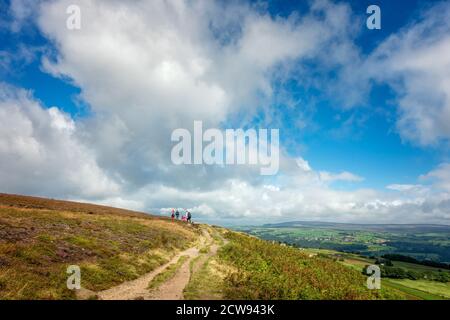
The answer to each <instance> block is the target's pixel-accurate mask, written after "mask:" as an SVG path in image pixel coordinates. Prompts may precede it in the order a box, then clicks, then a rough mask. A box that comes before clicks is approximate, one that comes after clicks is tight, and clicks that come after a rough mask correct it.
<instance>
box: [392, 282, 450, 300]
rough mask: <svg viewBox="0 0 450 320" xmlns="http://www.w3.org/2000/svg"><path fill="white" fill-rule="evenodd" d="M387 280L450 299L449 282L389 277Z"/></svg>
mask: <svg viewBox="0 0 450 320" xmlns="http://www.w3.org/2000/svg"><path fill="white" fill-rule="evenodd" d="M389 282H391V283H395V284H399V285H402V286H405V287H408V288H412V289H415V290H420V291H423V292H426V293H428V294H431V295H435V296H440V297H443V298H446V299H450V283H441V282H436V281H427V280H409V279H398V280H397V279H390V280H389Z"/></svg>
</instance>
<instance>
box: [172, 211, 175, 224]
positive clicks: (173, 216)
mask: <svg viewBox="0 0 450 320" xmlns="http://www.w3.org/2000/svg"><path fill="white" fill-rule="evenodd" d="M174 212H175V210H173V209H172V215H171V217H172V221H173V219H174V218H175V213H174Z"/></svg>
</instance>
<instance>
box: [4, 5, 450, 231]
mask: <svg viewBox="0 0 450 320" xmlns="http://www.w3.org/2000/svg"><path fill="white" fill-rule="evenodd" d="M74 3H76V4H78V5H80V7H81V12H82V28H81V30H72V31H71V30H67V29H66V28H65V25H66V24H65V19H66V18H67V15H66V14H65V12H66V10H65V9H66V7H67V6H68V5H69V4H74ZM351 21H352V13H351V12H350V10H349V7H348V6H346V5H337V4H332V3H330V2H328V1H316V2H314V3H313V5H312V10H311V13H309V14H306V15H304V16H298V15H292V16H290V17H288V18H282V17H271V16H270V15H269V14H268V13H267V12H266V11H264V10H259V9H258V8H255V7H253V6H249V5H245V4H239V3H228V2H226V3H225V2H213V1H164V2H163V1H153V0H149V1H136V2H133V3H130V2H124V1H100V0H99V1H95V2H94V1H64V0H61V1H49V2H44V3H42V4H41V5H40V10H39V17H38V26H39V28H40V29H41V31H42V32H43V33H44V35H45V36H46V37H47V38H48V39H50V40H51V41H52V44H53V45H54V50H55V52H52V55H51V56H45V57H44V59H43V62H42V63H43V68H44V70H46V71H47V72H49V73H51V74H52V75H54V76H57V77H61V78H64V79H65V80H69V81H72V82H73V83H74V84H75V85H77V86H79V87H80V89H81V99H83V100H84V101H85V102H86V103H87V104H89V105H90V106H91V107H92V111H93V116H92V117H89V118H85V119H80V120H77V121H74V120H73V119H71V118H70V117H69V116H68V115H66V114H64V113H62V112H61V111H60V110H59V109H57V108H50V109H45V108H44V107H43V106H41V105H40V103H39V102H37V101H35V100H34V99H33V98H32V97H31V96H30V95H29V94H27V93H24V92H23V91H21V92H20V93H14V94H11V93H3V96H2V97H1V100H0V103H1V105H0V113H2V112H3V113H4V114H2V116H1V117H0V121H1V122H2V123H1V124H2V126H1V127H0V138H1V139H0V154H1V155H2V163H1V167H0V175H1V179H0V181H1V183H2V184H1V186H2V190H4V191H10V192H21V193H37V192H39V193H41V194H45V195H56V196H58V195H59V196H61V195H64V197H71V198H73V199H90V200H92V201H96V202H99V203H103V204H111V205H117V206H126V207H130V208H133V209H140V210H142V209H147V210H150V209H151V210H155V211H161V212H164V213H166V212H167V208H172V207H179V208H190V209H191V211H192V212H193V214H194V219H197V217H199V218H203V219H219V220H220V219H224V220H227V219H235V221H240V222H243V223H252V222H253V223H259V222H265V221H269V220H271V219H279V220H296V219H307V220H310V219H322V220H333V221H335V220H339V221H360V222H389V221H402V222H406V221H408V222H417V221H422V222H423V221H429V222H432V221H444V220H445V219H448V218H449V213H448V212H449V210H448V208H449V207H450V202H449V198H450V197H449V196H448V194H446V193H445V192H441V193H438V194H435V195H433V196H429V197H425V196H424V195H423V194H416V193H410V191H411V189H408V188H405V186H403V187H401V186H399V185H391V186H389V187H388V189H389V190H391V191H393V190H396V192H391V191H388V190H383V191H376V190H370V189H359V190H353V191H339V190H334V189H333V188H332V187H331V186H330V185H331V182H333V181H338V180H340V181H350V182H359V181H361V180H362V179H363V178H362V177H359V176H357V175H355V174H353V173H350V172H347V171H343V172H338V173H333V172H328V171H316V170H314V169H313V168H312V167H311V166H310V164H309V163H308V161H306V160H305V159H303V158H297V159H292V158H291V157H289V156H287V155H286V153H284V152H282V154H281V159H280V165H281V168H280V175H279V176H276V177H270V178H264V179H263V178H262V177H261V176H259V173H258V172H259V170H254V168H251V167H248V166H234V167H225V168H220V167H208V166H174V165H172V164H171V162H170V149H171V147H172V144H171V142H170V134H171V132H172V130H173V129H176V128H188V129H191V128H192V125H193V121H194V120H202V121H203V122H204V125H205V126H207V127H215V126H220V125H221V124H222V123H224V122H226V121H227V120H229V118H233V117H238V120H237V121H238V122H239V121H242V123H243V124H246V123H245V121H246V120H247V118H246V117H251V116H252V115H254V112H255V111H257V110H256V109H257V107H258V106H262V107H264V106H266V105H267V104H269V103H270V102H271V101H272V100H271V99H272V98H273V91H274V88H273V83H272V80H273V78H277V79H278V78H281V79H286V78H289V77H291V76H294V75H293V73H294V72H298V71H299V70H300V71H301V70H302V68H301V65H302V64H301V62H302V61H303V60H304V59H317V61H319V62H321V64H320V65H321V67H323V69H324V70H330V69H333V68H335V67H336V66H338V67H340V69H339V70H340V72H339V74H340V76H339V77H338V79H339V81H337V82H336V83H333V82H332V83H330V87H329V88H326V89H328V90H330V92H331V93H333V92H336V93H337V92H339V91H340V90H341V89H340V86H341V84H344V85H345V87H346V88H347V91H346V92H344V94H342V95H341V96H342V98H341V99H342V101H343V106H344V107H349V106H354V105H355V104H358V103H359V102H360V101H361V100H362V98H361V94H364V93H365V92H367V82H366V81H367V75H365V74H363V72H364V70H365V69H364V68H362V66H363V61H362V58H361V56H360V54H359V52H358V50H357V49H356V48H355V46H354V44H353V43H352V41H351V40H352V36H353V35H352V32H354V31H353V30H354V26H353V24H352V22H351ZM413 30H417V29H413ZM441 37H442V35H441ZM441 37H438V36H436V37H435V41H434V42H433V41H431V42H430V43H428V45H435V44H437V43H440V44H442V45H443V48H444V49H446V48H447V47H446V42H445V41H444V42H442V41H443V40H442V38H441ZM410 38H412V39H415V38H414V33H411V34H409V33H408V32H405V33H403V34H402V35H400V36H398V37H397V38H393V40H389V41H388V42H386V44H384V45H382V46H381V47H380V49H379V50H378V51H377V54H375V55H374V56H373V57H371V60H370V61H369V62H367V65H368V66H371V63H372V62H373V65H376V66H380V65H381V66H386V68H388V67H392V70H394V71H393V73H392V74H390V73H389V72H386V75H384V76H383V77H380V78H379V79H380V80H383V81H389V82H391V81H394V79H396V78H397V77H400V78H402V80H404V83H403V84H404V87H405V88H406V89H411V90H410V91H407V92H406V93H405V95H404V97H405V99H406V97H410V98H411V97H412V98H415V97H416V94H417V92H418V91H417V90H418V89H417V88H418V87H417V86H416V85H415V84H416V83H415V81H414V79H416V80H417V79H420V77H421V76H425V77H430V78H432V79H434V78H433V77H434V75H437V78H436V79H437V80H436V82H433V83H432V85H433V88H429V89H430V90H435V91H433V92H434V93H436V92H437V93H443V92H447V91H446V88H447V87H446V86H445V84H446V83H447V82H446V81H447V78H446V74H445V73H444V72H441V71H440V70H441V69H440V67H443V66H446V63H447V62H446V61H447V60H445V59H443V58H439V57H432V58H430V59H428V58H426V57H427V52H426V47H425V45H423V46H420V47H419V48H418V50H417V53H418V54H419V56H420V57H421V60H420V61H423V63H422V64H421V63H419V62H417V61H415V63H416V64H417V65H418V66H422V67H420V69H419V70H415V69H414V70H412V71H413V72H410V71H411V69H412V68H413V66H414V68H416V67H415V66H416V64H412V62H411V63H409V64H408V60H407V58H408V57H407V56H406V55H405V56H402V55H401V54H402V53H405V52H407V51H408V50H407V49H408V48H410V47H411V46H412V45H411V43H413V42H414V41H411V42H408V41H409V40H408V39H410ZM391 51H395V52H391ZM381 52H387V53H389V54H390V55H391V56H392V57H394V58H395V59H397V60H395V59H394V58H393V59H394V60H385V59H384V58H383V56H382V55H381ZM435 59H436V61H438V62H437V66H438V67H436V68H434V67H430V66H429V65H428V64H427V63H425V62H426V61H432V62H435V61H434V60H435ZM395 61H397V63H394V62H395ZM411 61H412V60H411ZM433 65H434V64H433ZM299 66H300V67H299ZM364 66H365V65H364ZM394 66H395V67H396V68H397V69H395V68H393V67H394ZM417 68H419V67H417ZM430 70H431V71H430ZM319 71H320V70H319ZM369 71H370V70H369ZM416 72H417V74H418V75H419V76H416ZM410 73H411V74H412V76H413V78H410ZM371 74H372V75H373V74H374V73H371ZM295 76H296V77H298V78H299V80H301V81H307V80H304V79H302V77H303V74H302V73H299V74H296V75H295ZM406 76H408V78H406ZM417 77H419V78H417ZM411 79H413V80H411ZM341 80H342V81H341ZM340 83H341V84H340ZM308 85H313V84H308ZM348 87H352V88H354V90H352V93H353V92H354V93H355V94H354V95H353V94H350V93H349V92H348ZM7 91H8V90H5V89H4V92H7ZM341 93H342V92H341ZM419 93H420V94H421V93H422V92H419ZM436 96H439V95H436ZM444 96H445V95H444ZM445 97H446V96H445ZM412 98H411V99H412ZM444 100H445V99H444ZM444 100H443V101H444ZM402 101H403V100H402ZM405 101H406V100H405ZM418 101H420V100H418ZM445 101H446V100H445ZM406 105H407V104H401V108H403V109H404V110H407V109H406V107H403V106H406ZM432 106H433V107H434V109H433V110H437V111H436V112H434V111H433V112H431V113H430V114H431V115H430V116H429V121H430V122H431V123H433V121H437V120H440V119H444V120H445V119H446V118H445V116H446V114H445V113H440V112H438V111H442V110H444V111H445V110H446V108H442V109H439V108H436V105H432ZM403 109H402V110H403ZM408 110H409V109H408ZM411 110H416V111H417V110H418V111H420V112H424V110H425V109H423V105H420V106H419V107H417V108H412V109H411ZM405 112H406V111H405ZM405 114H406V113H405ZM242 115H243V116H242ZM438 115H439V117H440V118H439V119H438ZM430 117H431V118H430ZM447 118H448V117H447ZM402 119H406V120H404V121H406V122H408V123H410V122H411V120H412V123H415V122H414V121H415V118H414V117H408V116H404V115H403V118H402ZM402 121H403V120H400V122H399V123H401V122H402ZM441 121H443V120H441ZM415 126H417V127H419V125H418V124H417V125H415ZM401 127H402V126H400V128H401ZM422 127H423V126H421V127H420V128H422ZM431 127H433V130H435V131H433V132H431V133H429V132H428V131H427V133H426V134H425V131H426V130H419V131H417V132H419V133H420V137H422V136H423V137H425V138H420V139H422V140H421V141H423V142H430V141H433V139H434V138H433V137H438V136H442V135H444V136H445V134H446V133H445V129H446V127H445V126H443V124H441V125H436V126H434V124H432V125H430V128H431ZM401 132H402V134H404V135H406V136H408V132H409V131H407V130H406V131H405V130H403V129H402V130H401ZM411 137H412V136H411ZM429 175H430V177H431V176H433V177H434V176H436V175H439V176H443V180H439V181H441V182H439V183H440V184H442V181H449V180H450V178H449V179H447V178H446V176H445V174H443V173H441V172H436V173H434V174H431V173H430V174H429ZM445 179H447V180H445Z"/></svg>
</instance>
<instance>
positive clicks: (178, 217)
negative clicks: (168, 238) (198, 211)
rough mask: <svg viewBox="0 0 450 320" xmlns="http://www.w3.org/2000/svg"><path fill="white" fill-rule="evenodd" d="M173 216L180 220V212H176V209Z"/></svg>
mask: <svg viewBox="0 0 450 320" xmlns="http://www.w3.org/2000/svg"><path fill="white" fill-rule="evenodd" d="M175 216H176V217H177V220H178V219H180V211H178V209H177V211H176V212H175Z"/></svg>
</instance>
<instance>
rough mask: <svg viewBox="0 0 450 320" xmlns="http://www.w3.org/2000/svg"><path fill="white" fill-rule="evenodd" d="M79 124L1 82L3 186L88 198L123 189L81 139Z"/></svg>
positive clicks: (0, 164)
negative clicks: (103, 168) (79, 139)
mask: <svg viewBox="0 0 450 320" xmlns="http://www.w3.org/2000/svg"><path fill="white" fill-rule="evenodd" d="M76 130H77V129H76V124H75V123H74V121H73V120H72V119H71V118H70V116H68V115H66V114H64V113H63V112H62V111H60V110H59V109H57V108H56V107H52V108H44V107H43V106H42V105H41V104H40V103H39V101H36V100H35V99H33V97H32V96H31V94H30V93H29V92H27V91H24V90H19V89H16V88H13V87H10V86H7V85H5V84H0V137H1V139H0V158H1V159H2V160H1V162H0V187H1V189H2V191H4V192H11V193H31V194H41V195H47V196H60V195H62V194H65V195H66V196H67V197H71V196H72V197H74V196H82V197H84V198H86V199H89V198H97V197H101V196H104V195H114V194H117V193H118V192H119V191H120V187H119V185H118V184H117V183H115V182H114V181H112V180H111V179H109V178H108V177H107V176H106V175H105V174H104V173H103V170H102V169H101V168H100V167H99V166H98V165H97V163H96V160H95V158H94V157H93V153H92V152H91V151H90V150H89V149H88V148H86V146H85V145H83V144H82V143H80V142H79V141H78V139H77V136H76Z"/></svg>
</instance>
